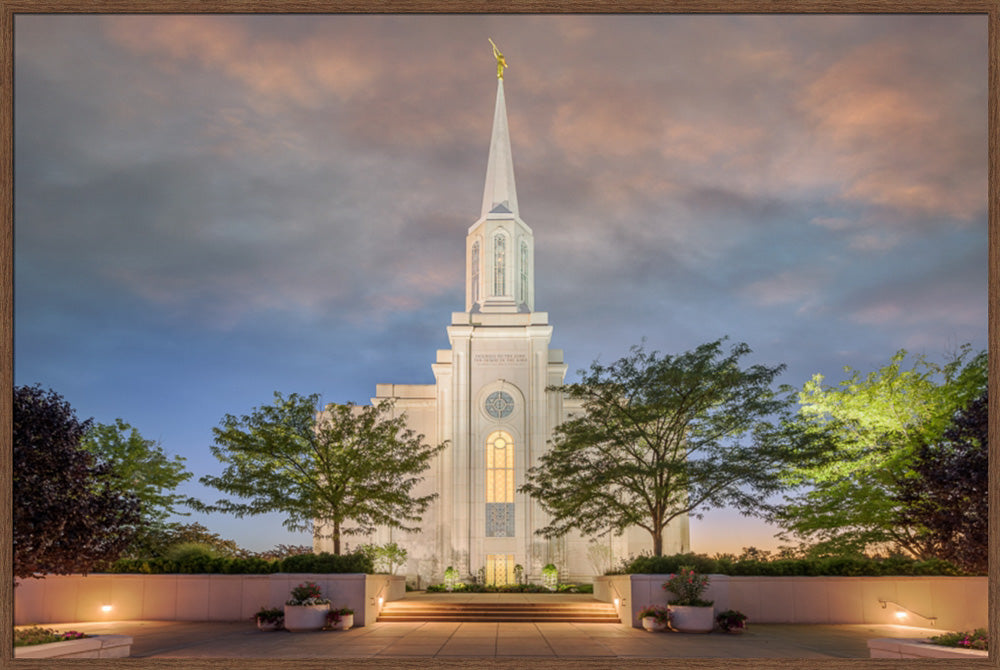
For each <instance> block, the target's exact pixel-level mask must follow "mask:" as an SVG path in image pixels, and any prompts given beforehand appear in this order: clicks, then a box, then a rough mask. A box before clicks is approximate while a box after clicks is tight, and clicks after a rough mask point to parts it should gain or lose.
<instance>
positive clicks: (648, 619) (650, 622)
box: [642, 616, 667, 633]
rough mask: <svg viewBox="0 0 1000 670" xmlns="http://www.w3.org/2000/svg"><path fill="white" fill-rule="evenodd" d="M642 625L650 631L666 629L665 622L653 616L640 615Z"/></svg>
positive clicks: (656, 631)
mask: <svg viewBox="0 0 1000 670" xmlns="http://www.w3.org/2000/svg"><path fill="white" fill-rule="evenodd" d="M642 627H643V628H645V629H646V630H648V631H649V632H650V633H658V632H660V631H664V630H666V629H667V624H666V623H665V622H662V621H659V620H658V619H657V618H656V617H655V616H644V617H642Z"/></svg>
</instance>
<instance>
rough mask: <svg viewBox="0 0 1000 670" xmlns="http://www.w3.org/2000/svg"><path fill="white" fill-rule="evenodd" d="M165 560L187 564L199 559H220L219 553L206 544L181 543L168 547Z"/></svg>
mask: <svg viewBox="0 0 1000 670" xmlns="http://www.w3.org/2000/svg"><path fill="white" fill-rule="evenodd" d="M163 558H166V559H168V560H171V561H177V562H178V563H186V562H188V561H195V560H199V559H201V560H207V559H211V558H219V552H217V551H215V549H213V548H212V547H210V546H209V545H207V544H205V543H204V542H179V543H177V544H175V545H172V546H170V547H167V550H166V551H164V552H163Z"/></svg>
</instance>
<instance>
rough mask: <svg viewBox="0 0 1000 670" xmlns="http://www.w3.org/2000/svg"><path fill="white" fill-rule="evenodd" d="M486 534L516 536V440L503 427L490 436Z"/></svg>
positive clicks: (487, 446)
mask: <svg viewBox="0 0 1000 670" xmlns="http://www.w3.org/2000/svg"><path fill="white" fill-rule="evenodd" d="M486 537H514V440H513V439H511V436H510V434H509V433H507V432H506V431H502V430H498V431H495V432H493V433H490V436H489V437H488V438H486Z"/></svg>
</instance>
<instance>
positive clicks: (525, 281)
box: [520, 240, 528, 303]
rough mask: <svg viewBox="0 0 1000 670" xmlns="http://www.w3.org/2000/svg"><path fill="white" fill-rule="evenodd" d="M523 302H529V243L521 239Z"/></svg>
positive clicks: (521, 287)
mask: <svg viewBox="0 0 1000 670" xmlns="http://www.w3.org/2000/svg"><path fill="white" fill-rule="evenodd" d="M520 289H521V302H523V303H527V302H528V243H527V242H525V241H524V240H521V285H520Z"/></svg>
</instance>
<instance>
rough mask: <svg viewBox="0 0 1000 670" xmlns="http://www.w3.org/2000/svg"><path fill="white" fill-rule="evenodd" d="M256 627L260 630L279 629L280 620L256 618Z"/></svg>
mask: <svg viewBox="0 0 1000 670" xmlns="http://www.w3.org/2000/svg"><path fill="white" fill-rule="evenodd" d="M257 628H259V629H260V630H265V631H266V630H281V622H279V621H261V620H260V619H257Z"/></svg>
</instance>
